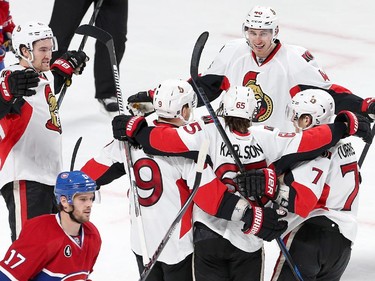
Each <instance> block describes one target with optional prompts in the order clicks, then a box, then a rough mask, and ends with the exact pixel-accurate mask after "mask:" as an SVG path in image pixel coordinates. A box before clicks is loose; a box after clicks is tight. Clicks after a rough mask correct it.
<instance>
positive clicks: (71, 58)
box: [51, 51, 89, 79]
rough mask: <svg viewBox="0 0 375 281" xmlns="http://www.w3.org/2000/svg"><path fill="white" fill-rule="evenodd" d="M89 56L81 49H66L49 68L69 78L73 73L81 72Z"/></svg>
mask: <svg viewBox="0 0 375 281" xmlns="http://www.w3.org/2000/svg"><path fill="white" fill-rule="evenodd" d="M88 60H89V57H88V56H86V54H85V52H83V51H67V52H66V53H65V54H63V55H62V56H61V58H58V59H57V60H55V62H54V63H53V64H52V65H51V70H53V71H56V72H57V73H58V74H60V75H61V76H63V77H65V78H68V79H70V78H71V77H72V75H73V73H74V74H76V75H79V74H82V72H83V69H84V68H85V66H86V62H87V61H88Z"/></svg>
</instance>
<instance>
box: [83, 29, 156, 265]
mask: <svg viewBox="0 0 375 281" xmlns="http://www.w3.org/2000/svg"><path fill="white" fill-rule="evenodd" d="M76 33H78V34H82V35H85V36H90V37H93V38H95V39H97V40H99V41H100V42H102V43H103V44H105V45H106V47H107V49H108V52H109V58H110V61H111V65H112V74H113V78H114V81H115V85H116V97H117V103H118V106H119V114H124V106H123V99H122V92H121V87H120V76H119V72H118V68H117V59H116V51H115V46H114V43H113V38H112V36H111V35H110V34H109V33H108V32H106V31H104V30H102V29H100V28H98V27H96V26H92V25H81V26H80V27H78V28H77V31H76ZM123 144H124V150H125V156H126V157H125V158H126V162H127V170H128V176H129V181H130V188H131V192H132V194H133V198H134V200H133V201H134V211H135V215H136V221H137V226H138V233H139V235H140V237H139V240H140V243H141V249H142V258H143V264H145V265H146V264H147V263H148V262H149V257H148V253H147V246H146V238H145V234H144V228H143V222H142V214H141V207H140V204H139V200H138V190H137V186H136V183H135V181H134V180H133V178H134V174H133V171H134V167H133V161H132V156H131V152H130V147H129V143H128V142H127V141H124V142H123Z"/></svg>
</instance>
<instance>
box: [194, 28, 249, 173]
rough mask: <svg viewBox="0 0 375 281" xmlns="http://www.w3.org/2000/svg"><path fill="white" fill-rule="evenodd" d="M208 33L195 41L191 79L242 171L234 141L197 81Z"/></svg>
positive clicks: (242, 167) (243, 169)
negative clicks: (230, 138)
mask: <svg viewBox="0 0 375 281" xmlns="http://www.w3.org/2000/svg"><path fill="white" fill-rule="evenodd" d="M208 35H209V34H208V32H207V31H205V32H203V33H202V34H201V35H200V36H199V37H198V39H197V42H196V43H195V46H194V50H193V55H192V57H191V64H190V75H191V78H192V79H191V80H192V86H193V89H194V91H195V92H196V93H198V94H199V96H200V97H201V99H202V101H203V103H204V105H205V106H206V108H207V110H208V112H209V114H210V116H211V118H212V119H213V121H214V123H215V126H216V128H217V129H218V131H219V133H220V135H221V137H222V138H223V140H224V142H225V144H226V146H227V148H228V150H229V151H230V153H231V155H232V157H233V159H234V161H235V162H236V164H237V166H238V167H239V169H240V171H241V172H244V171H245V167H244V165H243V164H242V162H241V161H240V158H239V157H238V154H237V152H236V151H235V150H234V147H233V145H232V143H231V142H230V140H229V138H228V136H227V134H226V133H225V131H224V128H223V126H222V125H221V123H220V121H219V119H218V118H217V115H216V113H215V111H214V109H213V108H212V106H211V103H210V101H209V100H208V98H207V95H206V94H205V93H204V91H203V89H202V88H200V87H199V86H198V85H197V82H196V81H197V78H198V66H199V61H200V57H201V54H202V51H203V48H204V45H205V44H206V42H207V39H208Z"/></svg>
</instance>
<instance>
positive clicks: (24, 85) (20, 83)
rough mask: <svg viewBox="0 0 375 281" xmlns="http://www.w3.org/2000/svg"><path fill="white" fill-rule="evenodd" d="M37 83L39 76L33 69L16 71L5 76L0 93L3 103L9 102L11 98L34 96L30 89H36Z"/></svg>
mask: <svg viewBox="0 0 375 281" xmlns="http://www.w3.org/2000/svg"><path fill="white" fill-rule="evenodd" d="M38 82H39V74H38V73H36V72H35V71H34V70H33V69H31V68H27V69H25V70H16V71H13V72H9V74H6V76H5V79H4V82H3V83H1V88H0V91H1V94H2V97H3V99H4V100H5V101H10V100H11V99H12V98H13V97H15V98H19V97H24V96H27V97H28V96H32V95H35V94H36V92H35V90H34V89H32V88H34V87H37V86H38Z"/></svg>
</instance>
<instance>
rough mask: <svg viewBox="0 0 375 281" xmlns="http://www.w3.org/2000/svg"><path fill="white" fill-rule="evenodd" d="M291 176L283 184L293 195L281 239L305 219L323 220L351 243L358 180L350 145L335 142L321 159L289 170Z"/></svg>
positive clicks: (348, 142) (354, 232) (356, 166)
mask: <svg viewBox="0 0 375 281" xmlns="http://www.w3.org/2000/svg"><path fill="white" fill-rule="evenodd" d="M292 174H293V181H292V182H291V183H289V182H288V183H287V184H288V185H289V186H291V188H293V189H294V190H295V191H296V196H295V199H294V202H293V205H294V212H295V214H293V213H289V214H288V216H287V217H286V220H288V222H289V225H288V229H287V231H286V232H285V234H284V235H286V234H287V233H289V232H290V231H291V230H292V229H294V228H295V227H297V226H298V225H299V224H301V223H302V222H303V221H305V220H307V219H309V218H312V217H316V216H326V217H327V218H329V219H330V220H332V221H334V222H335V223H336V224H337V225H338V226H339V229H340V232H341V233H342V234H343V235H344V236H345V237H346V238H347V239H349V240H350V241H352V242H354V240H355V237H356V234H357V221H356V217H357V212H358V192H359V186H360V176H359V167H358V164H357V159H356V155H355V151H354V148H353V145H352V144H351V142H350V141H344V140H342V141H340V142H338V143H337V144H336V145H335V146H334V147H332V148H331V149H329V150H328V151H327V152H326V153H324V155H323V156H320V157H318V158H316V159H314V160H312V161H309V162H304V163H303V164H302V165H300V166H299V167H297V168H295V169H293V170H292ZM281 188H283V187H281ZM296 214H297V215H296Z"/></svg>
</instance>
